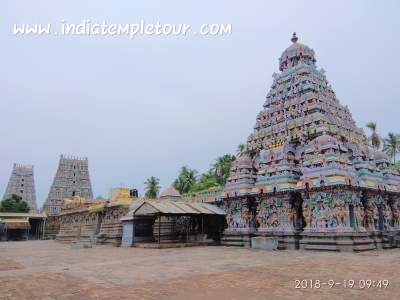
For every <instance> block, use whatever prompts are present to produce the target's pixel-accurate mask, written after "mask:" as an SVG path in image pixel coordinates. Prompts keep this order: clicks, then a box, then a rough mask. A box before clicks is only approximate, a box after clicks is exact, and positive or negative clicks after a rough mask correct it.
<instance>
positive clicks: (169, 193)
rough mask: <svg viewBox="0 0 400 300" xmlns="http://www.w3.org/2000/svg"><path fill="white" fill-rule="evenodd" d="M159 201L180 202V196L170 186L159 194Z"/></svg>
mask: <svg viewBox="0 0 400 300" xmlns="http://www.w3.org/2000/svg"><path fill="white" fill-rule="evenodd" d="M159 198H160V199H161V200H181V198H182V197H181V194H180V193H179V192H178V191H177V190H176V189H175V188H174V187H173V186H170V187H168V188H166V189H165V190H162V191H161V193H160V197H159Z"/></svg>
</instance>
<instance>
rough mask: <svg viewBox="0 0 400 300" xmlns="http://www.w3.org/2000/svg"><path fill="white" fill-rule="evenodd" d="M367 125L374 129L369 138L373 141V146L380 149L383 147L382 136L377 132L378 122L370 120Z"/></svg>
mask: <svg viewBox="0 0 400 300" xmlns="http://www.w3.org/2000/svg"><path fill="white" fill-rule="evenodd" d="M366 126H367V128H369V129H370V130H371V131H372V133H371V136H370V137H369V138H368V139H369V140H370V141H371V145H372V148H374V149H376V150H379V148H380V147H381V137H380V136H379V134H378V133H377V132H376V123H375V122H369V123H367V125H366Z"/></svg>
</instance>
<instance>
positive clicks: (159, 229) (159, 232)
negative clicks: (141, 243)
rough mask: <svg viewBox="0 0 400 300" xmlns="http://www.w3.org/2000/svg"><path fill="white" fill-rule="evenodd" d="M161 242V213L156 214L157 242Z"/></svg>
mask: <svg viewBox="0 0 400 300" xmlns="http://www.w3.org/2000/svg"><path fill="white" fill-rule="evenodd" d="M160 243H161V214H159V215H158V244H160Z"/></svg>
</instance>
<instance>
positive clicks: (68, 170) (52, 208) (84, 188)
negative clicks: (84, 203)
mask: <svg viewBox="0 0 400 300" xmlns="http://www.w3.org/2000/svg"><path fill="white" fill-rule="evenodd" d="M75 196H79V197H82V198H85V199H93V192H92V185H91V182H90V176H89V167H88V159H87V158H77V157H69V156H65V155H61V157H60V162H59V164H58V168H57V173H56V175H55V177H54V181H53V184H52V185H51V187H50V191H49V195H48V197H47V199H46V202H45V204H44V206H43V209H44V211H46V213H47V214H48V215H49V216H54V215H58V214H59V213H60V211H61V207H62V203H63V199H64V198H73V197H75Z"/></svg>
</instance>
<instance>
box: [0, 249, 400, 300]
mask: <svg viewBox="0 0 400 300" xmlns="http://www.w3.org/2000/svg"><path fill="white" fill-rule="evenodd" d="M399 270H400V249H393V250H386V251H374V252H364V253H327V252H306V251H265V250H251V249H242V248H228V247H192V248H179V249H140V248H115V247H111V246H96V247H93V248H77V247H72V246H71V245H66V244H60V243H58V242H55V241H27V242H2V243H0V299H41V300H45V299H174V300H175V299H177V300H179V299H202V300H204V299H206V300H212V299H297V300H298V299H364V300H365V299H399V297H400V296H399V295H400V273H399ZM303 279H306V280H307V281H303V282H302V283H301V282H300V283H297V285H298V286H297V287H298V288H296V280H303ZM310 279H312V280H313V286H312V287H311V286H310V281H309V280H310ZM316 280H319V283H320V284H318V283H317V281H316ZM329 280H331V281H329ZM344 280H346V283H347V285H350V283H352V281H350V280H354V285H353V287H352V288H351V287H349V286H347V287H344ZM367 280H371V282H369V281H368V282H367ZM379 280H387V281H388V283H389V285H388V286H387V287H386V288H384V286H383V285H381V286H379ZM306 283H307V286H305V284H306ZM369 283H370V284H369ZM332 284H334V285H333V286H332V287H331V286H330V285H332ZM301 285H303V287H304V288H301ZM367 285H370V287H369V288H368V286H367ZM374 285H375V286H374ZM299 287H300V288H299ZM318 287H319V288H318Z"/></svg>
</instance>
